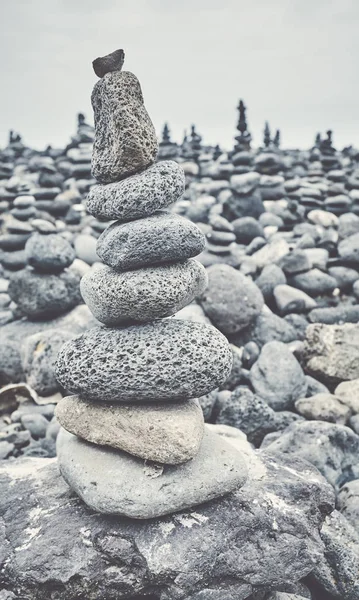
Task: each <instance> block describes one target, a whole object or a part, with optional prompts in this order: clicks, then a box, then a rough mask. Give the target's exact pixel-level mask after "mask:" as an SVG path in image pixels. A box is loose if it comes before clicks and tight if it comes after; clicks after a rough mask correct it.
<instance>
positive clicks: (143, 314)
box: [80, 259, 208, 326]
mask: <svg viewBox="0 0 359 600" xmlns="http://www.w3.org/2000/svg"><path fill="white" fill-rule="evenodd" d="M207 282H208V278H207V273H206V269H205V268H204V267H203V266H202V265H201V263H199V262H198V261H196V260H194V259H189V260H186V261H184V262H181V263H176V264H171V265H160V266H157V267H147V268H141V269H136V270H134V271H124V272H118V271H115V270H114V269H112V267H108V266H107V265H99V266H98V267H95V268H93V269H91V270H90V271H88V273H86V274H85V275H84V277H83V278H82V280H81V284H80V287H81V293H82V297H83V299H84V300H85V302H86V304H87V306H88V307H89V309H90V310H91V312H92V313H93V314H94V316H95V317H96V319H98V320H99V321H100V322H101V323H104V324H105V325H108V326H118V325H122V324H126V323H127V324H129V323H146V322H147V321H153V320H155V319H160V318H162V317H169V316H170V315H173V314H174V313H175V312H177V311H178V310H180V309H181V308H183V307H184V306H186V305H187V304H189V303H190V302H192V300H194V298H195V297H196V296H197V295H198V294H200V293H201V292H203V290H204V289H205V288H206V286H207Z"/></svg>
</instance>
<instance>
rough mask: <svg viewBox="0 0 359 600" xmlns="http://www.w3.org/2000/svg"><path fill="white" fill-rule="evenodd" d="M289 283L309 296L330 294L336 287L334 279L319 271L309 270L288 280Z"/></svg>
mask: <svg viewBox="0 0 359 600" xmlns="http://www.w3.org/2000/svg"><path fill="white" fill-rule="evenodd" d="M289 283H291V284H292V285H293V286H294V287H296V288H298V289H299V290H302V291H303V292H306V293H307V294H309V295H310V296H320V295H321V294H331V293H332V292H333V291H334V290H335V288H336V287H338V284H337V281H336V279H334V277H331V276H330V275H328V274H327V273H323V271H320V270H319V269H311V270H310V271H307V272H306V273H300V274H298V275H294V276H293V277H291V278H290V281H289Z"/></svg>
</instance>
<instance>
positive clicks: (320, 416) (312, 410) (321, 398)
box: [295, 393, 351, 425]
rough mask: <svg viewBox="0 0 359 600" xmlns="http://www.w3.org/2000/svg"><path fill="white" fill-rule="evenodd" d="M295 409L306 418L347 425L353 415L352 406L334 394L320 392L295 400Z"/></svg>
mask: <svg viewBox="0 0 359 600" xmlns="http://www.w3.org/2000/svg"><path fill="white" fill-rule="evenodd" d="M295 409H296V410H297V411H298V412H299V414H300V415H302V416H303V417H305V418H306V419H314V420H316V421H328V422H329V423H339V424H340V425H345V424H346V423H347V421H348V419H349V417H350V415H351V410H350V408H349V407H348V406H346V405H345V404H344V403H342V402H341V401H340V399H339V398H337V397H336V396H333V395H332V394H321V393H319V394H315V395H314V396H311V397H309V398H299V400H296V402H295Z"/></svg>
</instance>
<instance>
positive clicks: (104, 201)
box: [86, 160, 185, 222]
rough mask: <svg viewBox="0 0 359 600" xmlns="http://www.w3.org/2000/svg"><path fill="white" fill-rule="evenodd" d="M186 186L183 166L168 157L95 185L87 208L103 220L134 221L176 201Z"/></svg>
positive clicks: (88, 198)
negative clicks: (126, 176)
mask: <svg viewBox="0 0 359 600" xmlns="http://www.w3.org/2000/svg"><path fill="white" fill-rule="evenodd" d="M184 188H185V176H184V171H183V169H182V167H181V166H180V165H179V164H177V163H176V162H174V161H172V160H166V161H161V162H158V163H156V164H155V165H153V166H151V167H149V168H148V169H146V170H145V171H142V172H141V173H137V174H136V175H133V176H132V177H128V178H127V179H125V180H124V181H119V182H116V183H110V184H108V185H94V186H92V187H91V189H90V192H89V194H88V197H87V201H86V207H87V210H88V211H89V213H91V214H92V215H94V216H95V217H97V218H100V219H119V220H120V221H122V222H126V221H133V220H134V219H142V218H143V217H148V216H150V215H152V214H153V213H154V212H155V211H156V210H158V209H160V208H166V207H167V206H169V205H170V204H172V203H173V202H176V200H178V199H179V198H180V197H181V196H182V194H183V192H184Z"/></svg>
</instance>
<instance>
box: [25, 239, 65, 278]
mask: <svg viewBox="0 0 359 600" xmlns="http://www.w3.org/2000/svg"><path fill="white" fill-rule="evenodd" d="M25 255H26V259H27V262H28V264H29V265H30V266H31V267H34V269H36V270H37V271H40V272H43V273H58V272H60V271H62V270H63V269H65V268H66V267H69V266H70V265H71V263H72V262H73V261H74V259H75V256H76V255H75V250H74V249H73V247H72V246H71V244H70V243H69V242H68V241H67V240H65V238H63V237H62V236H61V235H57V234H52V233H50V234H48V235H43V234H41V233H34V234H33V235H32V236H31V238H30V239H29V240H28V241H27V242H26V246H25Z"/></svg>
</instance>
